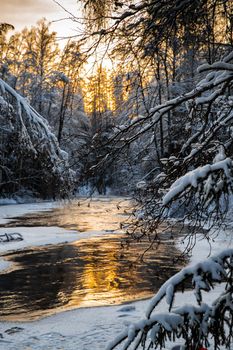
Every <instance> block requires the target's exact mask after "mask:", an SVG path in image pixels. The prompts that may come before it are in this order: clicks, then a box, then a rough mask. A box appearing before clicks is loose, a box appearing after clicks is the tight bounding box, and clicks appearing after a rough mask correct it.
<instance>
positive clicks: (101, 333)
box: [0, 203, 229, 350]
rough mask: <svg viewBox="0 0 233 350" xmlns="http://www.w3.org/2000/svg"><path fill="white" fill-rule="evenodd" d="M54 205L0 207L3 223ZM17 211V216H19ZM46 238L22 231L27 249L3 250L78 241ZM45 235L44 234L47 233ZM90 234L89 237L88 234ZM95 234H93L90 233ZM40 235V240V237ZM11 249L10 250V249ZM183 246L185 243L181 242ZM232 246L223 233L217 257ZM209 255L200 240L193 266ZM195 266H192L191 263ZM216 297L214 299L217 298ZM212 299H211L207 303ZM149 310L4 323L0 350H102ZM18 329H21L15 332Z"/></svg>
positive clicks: (88, 311)
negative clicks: (125, 327) (128, 325)
mask: <svg viewBox="0 0 233 350" xmlns="http://www.w3.org/2000/svg"><path fill="white" fill-rule="evenodd" d="M52 206H54V204H51V203H39V204H35V205H32V204H30V205H12V206H2V207H0V220H2V221H1V222H6V219H5V218H6V217H7V219H8V220H9V217H10V216H18V215H23V214H24V213H25V212H28V210H29V211H32V210H34V211H41V210H43V209H45V210H49V209H50V208H51V207H52ZM16 211H17V212H16ZM6 230H7V231H8V232H12V231H16V229H15V228H7V229H3V228H1V231H2V232H3V231H4V232H5V231H6ZM46 230H48V231H46V234H45V236H43V237H41V228H36V227H35V228H27V229H25V227H24V228H20V227H17V232H23V235H24V238H25V240H24V243H23V244H24V246H22V245H21V244H22V242H15V243H9V245H8V244H6V245H3V246H1V247H0V249H1V250H2V251H3V250H4V249H10V250H12V249H18V248H20V249H22V248H23V247H25V246H26V245H36V244H47V243H53V242H56V243H57V242H58V240H60V242H62V241H69V240H76V239H77V232H72V231H65V230H63V229H60V230H58V229H57V228H56V229H55V228H54V227H48V228H46ZM44 232H45V231H44ZM89 234H90V233H89ZM91 234H93V233H91ZM39 235H40V238H38V236H39ZM10 245H11V246H10ZM180 245H181V246H182V243H181V242H180ZM226 246H229V240H228V239H227V238H226V236H225V234H224V233H223V232H222V233H221V234H220V236H219V237H218V238H217V240H216V241H215V242H213V245H212V250H213V252H214V254H216V253H218V252H219V251H221V250H222V249H223V248H225V247H226ZM208 253H209V249H208V245H206V243H204V241H201V240H198V241H197V245H196V248H195V250H194V256H193V258H192V261H193V262H196V261H197V260H199V259H200V258H205V257H206V256H207V255H208ZM191 263H192V262H191ZM191 295H192V294H191V292H187V293H185V295H183V294H182V297H181V298H179V294H178V298H177V302H178V305H179V302H182V304H183V303H187V302H189V303H190V302H192V300H191ZM215 297H216V295H215V294H214V293H212V294H211V298H213V299H214V298H215ZM209 298H210V295H208V301H210V300H209ZM147 306H148V300H144V301H137V302H133V303H131V304H128V305H124V306H122V305H121V306H119V305H118V306H108V307H97V308H96V307H95V308H83V309H76V310H72V311H66V312H62V313H59V314H56V315H53V316H49V317H46V318H44V319H41V320H37V321H34V322H1V327H0V333H1V334H2V336H3V337H2V338H0V349H4V350H26V349H27V350H28V349H30V350H42V349H43V350H45V349H46V350H49V349H52V350H59V349H60V350H61V349H63V350H74V349H76V350H103V349H104V348H105V347H106V344H107V343H108V342H109V341H110V340H112V339H113V338H114V337H115V336H116V335H117V334H118V333H119V332H121V331H122V330H123V329H124V325H127V324H128V323H129V322H136V321H137V320H139V319H141V318H142V317H144V313H145V310H146V308H147ZM163 307H164V306H163V304H161V305H159V309H158V312H162V311H163ZM16 327H18V328H16Z"/></svg>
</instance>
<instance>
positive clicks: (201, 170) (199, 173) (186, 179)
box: [163, 158, 232, 205]
mask: <svg viewBox="0 0 233 350" xmlns="http://www.w3.org/2000/svg"><path fill="white" fill-rule="evenodd" d="M231 167H232V160H231V159H230V158H226V159H224V160H220V161H218V162H215V163H214V164H206V165H204V166H203V167H198V168H197V169H195V170H192V171H189V172H188V173H186V174H185V175H184V176H182V177H180V178H179V179H178V180H176V181H175V182H174V183H173V184H172V186H171V188H170V190H169V191H168V193H167V194H166V195H165V196H164V197H163V205H167V204H168V203H170V202H171V201H172V200H173V199H174V198H175V197H177V196H178V195H179V194H181V193H182V192H184V190H185V189H186V188H188V187H189V186H191V187H194V188H196V187H197V185H198V181H199V180H200V179H204V178H206V177H207V175H208V174H210V173H211V172H215V171H218V170H223V171H224V173H225V176H226V178H229V179H231V177H230V174H229V168H231Z"/></svg>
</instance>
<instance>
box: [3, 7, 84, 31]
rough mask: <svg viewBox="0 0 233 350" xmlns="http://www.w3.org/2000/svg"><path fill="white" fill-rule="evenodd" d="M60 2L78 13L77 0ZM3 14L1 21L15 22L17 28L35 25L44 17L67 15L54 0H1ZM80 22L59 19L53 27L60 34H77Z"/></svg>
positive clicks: (52, 17) (56, 18) (72, 11)
mask: <svg viewBox="0 0 233 350" xmlns="http://www.w3.org/2000/svg"><path fill="white" fill-rule="evenodd" d="M58 2H59V3H60V4H61V5H62V6H63V7H65V8H66V9H67V10H68V11H70V12H71V13H72V14H74V15H78V5H77V2H78V1H77V0H58ZM0 6H1V16H0V22H7V23H10V24H13V25H14V27H15V29H16V30H21V29H23V28H24V27H25V26H31V25H35V24H36V22H37V21H38V20H39V19H41V18H42V17H45V18H47V19H48V20H49V21H53V20H58V19H61V18H64V17H67V16H68V14H67V13H66V12H65V11H63V10H62V9H61V8H60V7H59V6H58V5H57V4H56V3H55V2H54V1H53V0H0ZM78 27H79V26H78V24H77V23H74V22H72V21H71V20H69V21H59V22H56V23H53V24H52V27H51V28H52V29H53V30H54V31H56V32H57V33H58V35H59V36H61V37H64V36H67V35H76V34H77V33H78V29H79V28H78Z"/></svg>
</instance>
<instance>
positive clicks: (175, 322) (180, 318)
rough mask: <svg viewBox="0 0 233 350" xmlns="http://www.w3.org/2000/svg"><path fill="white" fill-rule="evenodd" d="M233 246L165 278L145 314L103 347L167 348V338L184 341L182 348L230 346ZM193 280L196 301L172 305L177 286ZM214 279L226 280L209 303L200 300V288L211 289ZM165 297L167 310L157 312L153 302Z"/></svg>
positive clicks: (232, 314)
mask: <svg viewBox="0 0 233 350" xmlns="http://www.w3.org/2000/svg"><path fill="white" fill-rule="evenodd" d="M232 258H233V250H232V249H229V250H226V251H224V252H223V253H222V254H220V255H218V256H215V257H212V258H209V259H208V260H206V261H203V262H200V263H199V264H197V265H195V266H194V267H187V268H184V269H183V270H181V271H180V272H179V273H177V274H176V275H174V276H173V277H171V278H170V279H169V280H167V281H166V282H165V283H164V284H163V285H162V287H161V288H160V289H159V291H158V293H157V294H156V295H155V296H154V297H153V298H152V300H151V302H150V304H149V306H148V309H147V310H146V317H145V318H144V319H142V320H140V321H138V322H137V323H134V324H130V325H129V326H128V327H127V329H126V330H125V331H123V332H122V333H121V334H119V335H118V336H117V337H116V339H115V340H113V341H112V342H110V343H109V344H108V346H107V348H106V350H113V349H115V348H118V349H119V347H118V345H122V349H124V350H127V349H132V348H133V349H138V348H139V347H140V348H142V349H144V350H145V349H147V350H149V349H153V348H154V349H158V348H160V349H167V346H168V345H167V342H168V341H172V342H175V341H177V340H179V342H181V341H183V342H184V344H185V348H187V349H189V350H198V349H200V348H201V347H202V346H205V347H209V346H210V345H212V346H213V348H214V349H220V347H224V349H231V346H232V340H233V307H232V305H233V300H232ZM190 280H192V288H193V292H194V294H195V299H196V302H197V305H192V304H186V305H183V306H179V307H174V304H175V295H176V292H177V290H178V288H179V287H181V288H182V290H183V291H184V284H185V282H186V281H190ZM214 283H221V284H225V287H223V291H222V293H221V294H220V295H219V297H218V298H217V299H216V300H214V301H213V302H212V303H211V304H206V303H203V302H202V291H208V292H209V291H211V290H212V289H214ZM163 299H165V301H166V305H167V307H168V310H167V311H166V312H164V313H162V314H160V313H156V312H155V310H156V306H157V305H158V304H159V303H160V302H161V301H162V300H163Z"/></svg>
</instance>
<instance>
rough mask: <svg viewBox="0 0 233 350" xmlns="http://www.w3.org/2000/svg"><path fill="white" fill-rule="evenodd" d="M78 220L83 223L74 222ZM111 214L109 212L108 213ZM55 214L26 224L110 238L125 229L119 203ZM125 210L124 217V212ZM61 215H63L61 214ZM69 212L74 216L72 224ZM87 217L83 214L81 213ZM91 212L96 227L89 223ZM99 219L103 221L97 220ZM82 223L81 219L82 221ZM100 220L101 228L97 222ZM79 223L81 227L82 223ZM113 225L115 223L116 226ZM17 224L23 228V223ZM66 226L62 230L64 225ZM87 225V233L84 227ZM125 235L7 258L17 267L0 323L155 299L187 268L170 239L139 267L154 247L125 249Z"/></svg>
mask: <svg viewBox="0 0 233 350" xmlns="http://www.w3.org/2000/svg"><path fill="white" fill-rule="evenodd" d="M75 206H76V215H77V216H78V218H75V219H74V220H72V217H74V216H75V214H74V213H75ZM106 209H107V210H108V211H107V212H106ZM62 210H63V209H62V208H60V209H56V210H53V211H51V212H47V213H46V215H44V214H45V213H41V214H38V216H36V215H35V214H33V215H32V216H33V217H32V216H28V217H27V218H23V222H24V225H25V226H26V225H28V226H30V225H31V226H34V225H35V221H36V222H37V225H39V224H40V225H42V228H41V229H42V230H43V226H45V222H46V223H47V224H48V222H50V223H52V224H53V225H54V222H55V221H56V222H57V221H60V222H63V225H62V226H63V227H64V226H65V225H64V222H66V225H68V226H69V227H70V226H75V225H78V227H79V229H80V227H83V230H87V231H88V230H93V228H94V227H97V228H98V230H99V229H101V230H103V232H104V229H105V233H106V229H107V227H108V229H109V230H114V229H116V228H117V227H118V226H119V222H120V220H122V216H121V215H119V210H118V209H116V202H115V201H111V203H109V202H106V203H104V204H103V203H100V202H99V201H97V202H96V203H94V204H93V206H92V209H91V210H90V211H89V210H86V209H85V208H84V207H83V208H81V207H80V205H77V203H76V204H72V205H71V204H69V210H68V209H67V208H65V209H64V213H66V210H68V211H67V213H66V214H64V215H65V216H66V219H65V220H64V218H63V219H62V215H61V213H62ZM124 210H126V209H125V207H124V209H123V210H122V208H121V210H120V214H122V213H124ZM58 211H59V215H58ZM68 212H69V213H72V215H71V216H70V220H72V221H69V220H68ZM81 213H83V214H81ZM88 213H92V214H91V215H90V222H89V223H88V216H89V214H88ZM97 218H98V220H97ZM76 219H77V220H76ZM96 220H97V223H96V225H94V222H95V221H96ZM76 221H77V222H76ZM110 222H111V224H110ZM16 225H20V226H22V221H21V223H20V222H18V223H17V224H16ZM59 226H60V225H59ZM84 226H85V228H84ZM121 238H122V233H120V232H115V233H114V234H110V235H106V234H105V235H104V236H103V237H92V238H87V239H85V240H80V241H77V242H74V243H71V244H61V245H57V246H47V247H41V248H38V247H37V248H32V249H28V250H24V251H20V252H12V253H10V254H7V255H5V258H7V260H10V261H12V262H13V263H14V265H13V269H11V270H10V271H9V272H8V273H5V274H1V275H0V319H2V320H3V319H7V320H29V319H34V318H38V317H41V316H45V315H49V314H52V313H55V312H58V311H61V310H67V309H72V308H77V307H87V306H88V307H90V306H98V305H112V304H120V303H123V302H126V301H132V300H136V299H140V298H145V297H148V296H151V295H152V294H153V293H154V292H155V291H157V290H158V288H159V287H160V286H161V284H162V283H163V282H164V281H165V280H166V279H167V278H168V277H170V276H171V275H173V274H174V273H176V272H177V271H178V270H179V268H180V267H181V265H179V264H178V263H176V264H174V261H173V259H174V258H176V257H177V256H178V255H179V251H178V250H177V249H176V248H175V246H174V242H173V241H171V240H169V239H168V237H166V236H165V237H164V242H163V243H161V244H160V245H159V247H158V248H157V249H156V250H151V251H149V252H148V253H147V255H146V259H145V261H144V262H140V263H137V261H135V257H137V256H140V254H142V252H143V251H144V250H145V248H146V247H147V246H148V242H142V243H140V245H136V246H134V245H133V246H131V247H130V248H129V249H122V248H121Z"/></svg>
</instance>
